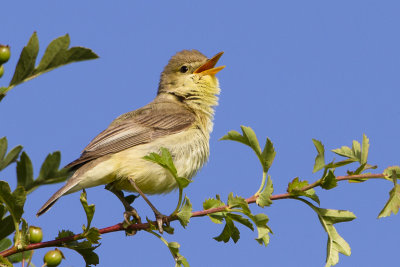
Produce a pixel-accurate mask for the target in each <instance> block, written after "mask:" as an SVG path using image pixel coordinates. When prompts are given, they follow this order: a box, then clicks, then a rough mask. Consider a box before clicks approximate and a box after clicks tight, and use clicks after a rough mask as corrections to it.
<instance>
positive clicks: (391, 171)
mask: <svg viewBox="0 0 400 267" xmlns="http://www.w3.org/2000/svg"><path fill="white" fill-rule="evenodd" d="M383 174H384V175H385V179H387V180H389V181H395V180H396V179H399V178H400V177H399V176H400V166H390V167H387V168H386V169H385V170H384V171H383Z"/></svg>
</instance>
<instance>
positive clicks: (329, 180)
mask: <svg viewBox="0 0 400 267" xmlns="http://www.w3.org/2000/svg"><path fill="white" fill-rule="evenodd" d="M336 186H337V180H336V177H335V174H334V173H333V171H331V170H329V171H328V173H327V174H326V175H325V176H324V177H323V178H322V181H321V187H322V188H323V189H326V190H329V189H332V188H335V187H336Z"/></svg>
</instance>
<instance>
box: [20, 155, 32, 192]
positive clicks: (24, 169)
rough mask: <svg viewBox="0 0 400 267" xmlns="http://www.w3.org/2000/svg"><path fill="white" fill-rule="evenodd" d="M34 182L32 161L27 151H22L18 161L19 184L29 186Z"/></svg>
mask: <svg viewBox="0 0 400 267" xmlns="http://www.w3.org/2000/svg"><path fill="white" fill-rule="evenodd" d="M32 183H33V167H32V161H31V159H30V158H29V157H28V155H27V154H26V153H25V152H22V154H21V157H20V159H19V161H18V162H17V185H18V186H22V187H24V188H27V186H28V185H30V184H32Z"/></svg>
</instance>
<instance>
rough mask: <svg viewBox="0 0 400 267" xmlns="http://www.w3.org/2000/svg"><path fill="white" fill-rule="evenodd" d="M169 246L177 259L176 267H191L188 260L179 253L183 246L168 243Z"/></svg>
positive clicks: (176, 243)
mask: <svg viewBox="0 0 400 267" xmlns="http://www.w3.org/2000/svg"><path fill="white" fill-rule="evenodd" d="M167 246H168V248H169V250H170V252H171V254H172V256H173V257H174V259H175V267H178V266H184V267H189V263H188V261H187V260H186V258H185V257H184V256H182V255H181V254H180V253H179V248H180V247H181V245H180V244H179V243H178V242H168V243H167Z"/></svg>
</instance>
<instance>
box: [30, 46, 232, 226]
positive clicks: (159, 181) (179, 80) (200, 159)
mask: <svg viewBox="0 0 400 267" xmlns="http://www.w3.org/2000/svg"><path fill="white" fill-rule="evenodd" d="M222 54H223V52H220V53H218V54H216V55H215V56H214V57H212V58H210V59H209V58H207V57H206V56H205V55H203V54H202V53H201V52H199V51H198V50H183V51H180V52H178V53H176V54H175V55H174V56H172V57H171V59H170V60H169V62H168V64H167V65H166V66H165V68H164V70H163V71H162V73H161V76H160V82H159V85H158V91H157V95H156V97H155V98H154V100H153V101H152V102H150V103H149V104H147V105H145V106H143V107H142V108H139V109H137V110H134V111H131V112H128V113H125V114H122V115H120V116H119V117H117V118H116V119H115V120H114V121H112V122H111V124H110V125H109V126H108V128H107V129H105V130H104V131H102V132H101V133H100V134H98V135H97V136H96V137H95V138H94V139H93V140H92V141H91V142H90V143H89V144H88V145H87V146H86V147H85V148H84V150H83V151H82V153H81V155H80V157H79V158H78V159H76V160H74V161H72V162H71V163H69V164H68V165H66V166H65V168H67V169H69V170H70V172H71V176H70V178H69V179H68V180H67V182H66V184H65V185H64V186H63V187H61V188H60V189H59V190H58V191H57V192H56V193H54V194H53V195H52V196H51V197H50V199H49V200H48V201H47V202H46V203H45V204H44V205H43V206H42V207H41V208H40V209H39V211H38V212H37V216H40V215H42V214H43V213H45V212H47V211H48V210H49V209H50V208H51V207H52V206H53V205H54V203H55V202H56V201H57V200H58V199H59V198H60V197H62V196H63V195H67V194H71V193H74V192H77V191H80V190H82V189H85V188H90V187H95V186H99V185H106V188H107V189H109V190H110V191H111V192H113V193H115V194H116V195H117V196H118V197H119V199H120V200H121V201H122V202H123V204H124V206H125V209H126V212H128V211H131V212H132V213H133V215H134V216H135V217H136V218H137V219H139V220H140V217H139V216H138V215H137V213H136V210H134V209H133V208H132V207H130V206H129V203H126V201H124V200H125V199H124V197H123V193H122V191H128V192H137V193H139V194H140V195H141V196H142V197H143V198H144V199H145V201H146V202H147V203H148V204H149V205H150V207H151V208H152V209H153V211H154V213H155V215H156V218H157V223H158V227H159V230H160V232H161V231H162V228H161V226H162V215H161V213H160V212H159V211H158V210H157V209H156V208H155V207H154V206H153V205H152V204H151V202H150V201H149V200H148V198H147V197H146V195H153V194H165V193H169V192H171V191H172V190H174V189H176V188H177V187H178V185H177V183H176V180H175V178H174V177H173V176H172V175H171V173H169V171H168V170H166V169H164V168H162V167H161V166H158V165H157V164H155V163H153V162H150V161H148V160H145V159H144V157H145V156H147V155H149V154H150V153H159V152H160V150H161V148H166V149H168V150H169V152H170V153H171V156H172V159H173V161H174V164H175V167H176V170H177V173H178V175H179V176H180V177H186V178H189V179H190V178H192V177H193V176H194V175H195V174H196V173H197V171H198V170H199V169H200V168H201V167H202V166H203V165H204V164H205V163H206V161H207V160H208V157H209V154H210V152H209V151H210V148H209V140H210V134H211V132H212V130H213V119H214V113H215V107H216V106H217V105H218V95H219V94H220V87H219V82H218V79H217V77H216V74H217V73H218V72H219V71H220V70H222V69H223V68H225V66H218V67H215V66H216V64H217V62H218V60H219V59H220V57H221V56H222Z"/></svg>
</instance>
